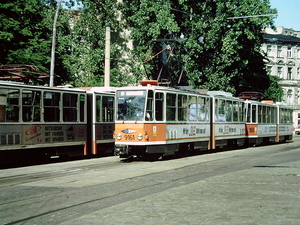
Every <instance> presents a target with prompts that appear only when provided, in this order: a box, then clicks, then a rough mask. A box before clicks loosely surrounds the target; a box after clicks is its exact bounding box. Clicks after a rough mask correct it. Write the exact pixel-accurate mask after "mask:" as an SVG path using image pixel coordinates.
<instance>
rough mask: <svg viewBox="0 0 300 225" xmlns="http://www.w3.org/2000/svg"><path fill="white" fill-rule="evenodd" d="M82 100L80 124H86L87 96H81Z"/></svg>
mask: <svg viewBox="0 0 300 225" xmlns="http://www.w3.org/2000/svg"><path fill="white" fill-rule="evenodd" d="M79 99H80V105H79V118H80V122H84V121H85V110H84V109H85V99H86V96H85V95H80V97H79Z"/></svg>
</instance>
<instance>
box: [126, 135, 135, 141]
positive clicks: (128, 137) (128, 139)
mask: <svg viewBox="0 0 300 225" xmlns="http://www.w3.org/2000/svg"><path fill="white" fill-rule="evenodd" d="M124 138H125V141H134V140H135V136H134V135H133V134H126V135H125V136H124Z"/></svg>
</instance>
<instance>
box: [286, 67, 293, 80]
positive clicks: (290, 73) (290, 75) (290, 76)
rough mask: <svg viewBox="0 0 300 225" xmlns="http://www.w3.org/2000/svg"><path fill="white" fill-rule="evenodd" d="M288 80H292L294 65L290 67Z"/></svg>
mask: <svg viewBox="0 0 300 225" xmlns="http://www.w3.org/2000/svg"><path fill="white" fill-rule="evenodd" d="M286 79H287V80H292V67H288V72H287V77H286Z"/></svg>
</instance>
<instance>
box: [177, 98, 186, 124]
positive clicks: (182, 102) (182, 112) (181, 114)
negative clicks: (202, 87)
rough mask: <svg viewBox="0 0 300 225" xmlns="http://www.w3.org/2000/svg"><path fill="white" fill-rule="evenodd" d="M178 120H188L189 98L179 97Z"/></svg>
mask: <svg viewBox="0 0 300 225" xmlns="http://www.w3.org/2000/svg"><path fill="white" fill-rule="evenodd" d="M178 120H179V121H186V120H187V96H186V95H178Z"/></svg>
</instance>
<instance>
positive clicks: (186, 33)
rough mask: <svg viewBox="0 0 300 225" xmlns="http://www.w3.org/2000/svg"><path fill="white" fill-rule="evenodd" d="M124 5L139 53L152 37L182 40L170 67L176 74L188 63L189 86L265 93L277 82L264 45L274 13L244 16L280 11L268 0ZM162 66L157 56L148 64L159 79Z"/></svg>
mask: <svg viewBox="0 0 300 225" xmlns="http://www.w3.org/2000/svg"><path fill="white" fill-rule="evenodd" d="M119 8H120V10H121V11H122V14H123V15H124V18H126V21H127V25H128V26H129V27H130V28H131V29H132V33H131V38H132V39H133V40H134V41H135V49H134V54H135V55H136V57H137V58H145V54H146V52H147V49H146V48H147V43H149V41H151V40H157V39H175V40H178V41H181V44H180V47H179V48H178V49H177V51H176V50H175V51H174V52H172V53H173V57H171V58H170V60H169V62H168V65H167V66H168V68H172V69H173V71H172V76H175V77H176V76H178V75H179V74H181V73H180V70H181V69H180V67H181V68H182V67H183V68H184V70H185V72H186V76H187V79H186V83H185V85H186V84H188V85H191V86H193V87H196V88H207V89H209V90H223V91H229V92H231V93H233V94H238V93H240V92H242V91H260V92H265V91H266V90H268V89H269V87H270V86H271V84H272V82H273V80H272V78H271V77H269V76H268V75H267V72H266V69H265V64H264V59H265V58H264V56H263V55H262V54H261V50H260V48H261V45H262V43H263V41H264V40H263V33H262V30H263V29H264V28H266V27H268V26H273V18H274V17H273V16H254V17H244V16H248V15H265V14H274V13H276V10H275V9H271V8H270V3H269V1H268V0H226V1H215V0H205V1H192V0H175V1H162V0H156V1H139V0H134V1H130V2H128V1H124V2H123V3H121V4H120V5H119ZM164 44H165V45H166V44H167V43H164ZM140 62H142V60H140ZM157 65H159V63H158V62H157V61H153V63H152V64H150V65H147V69H148V70H152V71H154V73H152V74H150V77H152V78H154V79H155V78H156V75H157V71H158V68H157ZM165 78H166V79H170V78H168V77H167V76H166V75H165ZM172 79H173V80H174V78H172ZM271 89H273V91H276V89H274V88H271ZM278 90H279V89H278ZM278 90H277V91H278ZM270 91H271V90H270V89H269V90H268V93H270ZM268 95H269V94H268ZM269 96H270V95H269ZM271 96H273V95H271ZM274 100H275V99H274Z"/></svg>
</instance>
